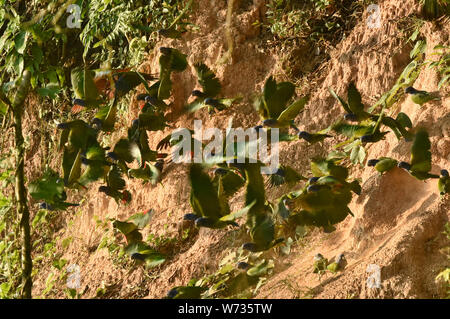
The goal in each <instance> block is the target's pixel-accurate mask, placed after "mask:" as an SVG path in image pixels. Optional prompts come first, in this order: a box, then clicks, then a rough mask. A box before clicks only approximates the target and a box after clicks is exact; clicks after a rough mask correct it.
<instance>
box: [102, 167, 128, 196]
mask: <svg viewBox="0 0 450 319" xmlns="http://www.w3.org/2000/svg"><path fill="white" fill-rule="evenodd" d="M124 188H125V180H124V179H123V178H122V177H121V174H120V171H119V168H118V167H117V166H116V165H113V166H111V168H110V170H109V172H108V174H107V175H106V186H100V187H99V189H98V191H99V192H102V193H105V194H106V195H107V196H110V197H113V198H114V200H115V201H116V202H117V203H119V201H122V203H124V204H127V203H129V202H130V201H131V193H130V192H129V191H127V190H124Z"/></svg>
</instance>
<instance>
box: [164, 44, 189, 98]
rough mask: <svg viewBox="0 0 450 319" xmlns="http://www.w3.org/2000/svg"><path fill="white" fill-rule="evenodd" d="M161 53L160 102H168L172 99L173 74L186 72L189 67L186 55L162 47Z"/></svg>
mask: <svg viewBox="0 0 450 319" xmlns="http://www.w3.org/2000/svg"><path fill="white" fill-rule="evenodd" d="M159 51H160V52H161V56H160V58H159V69H160V71H159V81H160V82H159V87H158V96H157V98H158V100H161V101H162V100H166V99H168V98H169V97H170V95H171V94H170V91H171V90H172V81H171V79H170V75H171V73H172V72H181V71H184V70H185V69H186V68H187V66H188V63H187V59H186V55H185V54H183V53H181V52H180V51H178V50H176V49H173V48H167V47H160V48H159Z"/></svg>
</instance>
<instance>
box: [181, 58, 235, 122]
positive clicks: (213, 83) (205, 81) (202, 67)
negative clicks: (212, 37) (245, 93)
mask: <svg viewBox="0 0 450 319" xmlns="http://www.w3.org/2000/svg"><path fill="white" fill-rule="evenodd" d="M194 67H195V70H196V72H197V77H198V83H199V84H200V85H201V87H202V91H200V90H194V91H192V96H194V97H196V99H195V100H194V101H193V102H191V103H190V104H189V105H187V106H186V110H187V111H188V112H189V113H193V112H195V111H197V110H199V109H201V108H203V107H205V106H207V107H208V111H209V114H212V113H213V112H214V110H218V111H222V110H224V109H225V108H227V107H230V106H231V105H232V104H233V103H234V102H236V101H238V100H240V99H241V97H236V98H217V96H218V95H219V93H220V90H221V88H222V86H221V84H220V81H219V79H217V78H216V75H215V74H214V72H212V71H211V69H209V68H208V66H207V65H206V64H204V63H197V64H195V65H194Z"/></svg>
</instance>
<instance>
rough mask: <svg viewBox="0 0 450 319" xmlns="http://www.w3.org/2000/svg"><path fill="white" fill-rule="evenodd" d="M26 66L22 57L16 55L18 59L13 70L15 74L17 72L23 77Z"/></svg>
mask: <svg viewBox="0 0 450 319" xmlns="http://www.w3.org/2000/svg"><path fill="white" fill-rule="evenodd" d="M23 66H24V59H23V56H22V55H16V58H15V60H14V64H13V69H14V72H16V74H17V75H21V74H22V71H23Z"/></svg>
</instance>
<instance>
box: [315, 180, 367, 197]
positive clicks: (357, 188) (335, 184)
mask: <svg viewBox="0 0 450 319" xmlns="http://www.w3.org/2000/svg"><path fill="white" fill-rule="evenodd" d="M314 186H319V187H320V186H325V187H330V188H331V189H339V190H342V189H343V188H345V189H349V190H351V191H352V192H354V193H355V194H357V195H361V185H360V184H359V182H358V180H354V181H353V182H351V183H349V182H347V181H344V180H342V179H338V178H336V177H334V176H331V175H330V176H322V177H319V178H318V179H316V178H314V179H313V181H311V179H310V183H309V185H308V186H307V190H308V191H309V190H310V189H311V187H314ZM316 189H318V188H316Z"/></svg>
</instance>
